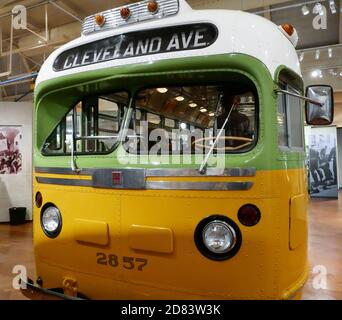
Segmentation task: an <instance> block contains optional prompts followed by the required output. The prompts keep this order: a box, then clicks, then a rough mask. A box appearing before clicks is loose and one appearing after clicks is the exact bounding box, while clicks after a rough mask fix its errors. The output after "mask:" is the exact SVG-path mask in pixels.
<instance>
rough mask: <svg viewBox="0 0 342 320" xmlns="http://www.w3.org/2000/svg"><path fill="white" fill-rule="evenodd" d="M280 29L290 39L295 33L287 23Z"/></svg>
mask: <svg viewBox="0 0 342 320" xmlns="http://www.w3.org/2000/svg"><path fill="white" fill-rule="evenodd" d="M281 27H282V28H283V30H284V31H285V32H286V33H287V34H288V35H289V36H290V37H291V36H292V35H293V34H294V32H295V29H294V27H293V26H292V25H291V24H288V23H284V24H282V25H281Z"/></svg>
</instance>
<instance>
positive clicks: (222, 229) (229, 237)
mask: <svg viewBox="0 0 342 320" xmlns="http://www.w3.org/2000/svg"><path fill="white" fill-rule="evenodd" d="M241 241H242V240H241V232H240V229H239V227H238V226H237V225H236V223H235V222H234V221H233V220H231V219H229V218H227V217H225V216H211V217H208V218H206V219H204V220H202V221H201V222H200V223H199V224H198V226H197V228H196V230H195V244H196V246H197V248H198V250H199V251H200V252H201V253H202V254H203V255H204V256H206V257H207V258H210V259H212V260H226V259H229V258H231V257H233V256H234V255H235V254H236V253H237V252H238V251H239V249H240V246H241Z"/></svg>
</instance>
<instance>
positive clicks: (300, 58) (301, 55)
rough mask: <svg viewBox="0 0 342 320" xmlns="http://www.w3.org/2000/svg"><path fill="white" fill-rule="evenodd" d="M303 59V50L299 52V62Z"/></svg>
mask: <svg viewBox="0 0 342 320" xmlns="http://www.w3.org/2000/svg"><path fill="white" fill-rule="evenodd" d="M303 60H304V52H301V53H300V56H299V62H303Z"/></svg>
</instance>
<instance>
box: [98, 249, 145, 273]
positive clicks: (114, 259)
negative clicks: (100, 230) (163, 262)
mask: <svg viewBox="0 0 342 320" xmlns="http://www.w3.org/2000/svg"><path fill="white" fill-rule="evenodd" d="M96 257H97V263H98V264H102V265H105V266H110V267H114V268H116V267H120V266H121V267H123V268H125V269H127V270H138V271H143V269H144V267H145V266H146V265H147V262H148V261H147V259H142V258H135V257H121V258H120V257H118V256H117V255H115V254H105V253H102V252H98V253H96Z"/></svg>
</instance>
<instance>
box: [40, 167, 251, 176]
mask: <svg viewBox="0 0 342 320" xmlns="http://www.w3.org/2000/svg"><path fill="white" fill-rule="evenodd" d="M103 170H106V171H108V172H112V171H120V172H123V173H125V172H126V171H131V170H144V171H145V172H146V177H255V175H256V168H228V169H216V168H208V169H207V172H206V173H205V174H203V175H202V174H200V173H199V172H198V170H197V169H157V168H156V169H137V168H125V169H120V168H109V169H107V168H106V169H82V170H81V171H80V172H79V173H75V172H74V171H72V170H71V169H70V168H43V167H36V168H35V171H36V173H48V174H64V175H69V174H72V175H76V174H77V175H80V176H92V175H94V174H95V173H96V172H97V171H103Z"/></svg>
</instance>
